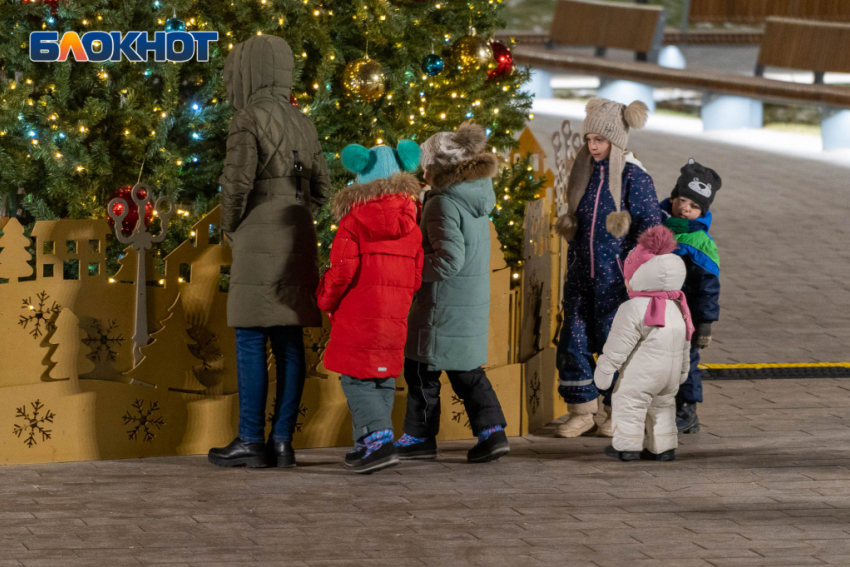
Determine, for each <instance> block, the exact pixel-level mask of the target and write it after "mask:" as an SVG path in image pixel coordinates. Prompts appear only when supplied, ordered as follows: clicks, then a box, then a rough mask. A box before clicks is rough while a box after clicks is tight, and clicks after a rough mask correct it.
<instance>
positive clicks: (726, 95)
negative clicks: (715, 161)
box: [513, 45, 850, 150]
mask: <svg viewBox="0 0 850 567" xmlns="http://www.w3.org/2000/svg"><path fill="white" fill-rule="evenodd" d="M844 51H847V50H844ZM513 56H514V61H515V62H516V64H517V65H528V66H530V67H532V68H534V69H545V70H546V71H549V72H568V73H581V74H586V75H596V76H599V77H604V78H607V79H608V80H611V79H612V78H613V79H618V80H621V81H628V82H632V83H634V84H643V85H648V88H650V89H651V88H652V87H667V88H670V87H672V88H683V89H693V90H698V91H702V93H703V105H702V120H703V126H704V128H705V129H706V130H714V129H731V128H760V127H761V126H762V102H775V103H780V104H789V103H790V104H802V105H813V106H821V107H823V108H824V118H823V122H822V124H821V130H822V138H823V145H824V149H827V150H829V149H838V148H850V110H848V109H850V88H847V87H840V86H832V85H822V84H799V83H791V82H786V81H776V80H772V79H765V78H764V77H748V76H745V75H730V74H726V73H720V72H712V71H692V70H687V69H668V68H666V67H661V66H659V65H655V64H652V63H646V62H628V63H624V62H616V61H609V60H605V59H602V58H599V57H586V56H580V55H570V54H568V53H559V52H557V51H553V50H551V49H546V48H544V47H535V46H523V45H520V46H517V47H515V48H514V51H513ZM603 84H604V83H603ZM605 95H607V93H605ZM605 95H603V94H602V93H600V95H599V96H605ZM606 98H613V99H614V100H618V101H619V102H631V100H635V99H631V100H629V97H628V96H626V97H625V98H624V97H615V96H606ZM640 100H643V99H640ZM644 102H646V101H644Z"/></svg>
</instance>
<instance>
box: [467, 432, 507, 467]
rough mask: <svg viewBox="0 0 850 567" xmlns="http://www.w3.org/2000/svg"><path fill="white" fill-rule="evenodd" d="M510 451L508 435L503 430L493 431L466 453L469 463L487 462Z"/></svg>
mask: <svg viewBox="0 0 850 567" xmlns="http://www.w3.org/2000/svg"><path fill="white" fill-rule="evenodd" d="M510 452H511V446H510V444H509V443H508V436H507V434H506V433H505V432H504V431H503V430H499V431H494V432H493V433H491V434H490V437H488V438H487V439H485V440H484V441H479V442H478V443H476V444H475V446H474V447H473V448H472V449H470V450H469V452H468V453H467V454H466V460H467V461H469V462H470V463H489V462H490V461H495V460H496V459H498V458H500V457H503V456H505V455H507V454H508V453H510Z"/></svg>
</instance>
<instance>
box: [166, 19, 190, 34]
mask: <svg viewBox="0 0 850 567" xmlns="http://www.w3.org/2000/svg"><path fill="white" fill-rule="evenodd" d="M165 31H167V32H173V31H186V24H184V23H183V20H181V19H180V18H168V19H167V20H165Z"/></svg>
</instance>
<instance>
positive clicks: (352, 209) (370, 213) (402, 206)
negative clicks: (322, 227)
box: [331, 172, 420, 238]
mask: <svg viewBox="0 0 850 567" xmlns="http://www.w3.org/2000/svg"><path fill="white" fill-rule="evenodd" d="M419 193H420V187H419V181H418V180H417V179H416V177H414V176H413V174H410V173H404V172H403V173H396V174H393V176H392V177H390V178H389V179H387V178H380V179H375V180H374V181H370V182H369V183H355V184H354V185H349V186H348V187H346V188H345V189H342V190H341V191H339V192H338V193H337V194H336V195H334V198H333V201H332V202H331V214H332V215H333V218H334V220H336V222H340V221H341V220H342V218H343V217H344V216H346V215H349V214H351V215H354V217H355V218H356V219H357V220H358V221H360V222H361V223H362V224H363V225H364V226H366V228H368V229H369V231H370V232H371V233H373V234H374V235H376V236H379V237H381V238H400V237H402V236H405V235H407V234H408V233H410V231H411V230H414V229H416V226H417V225H416V206H415V204H414V202H413V199H416V198H418V196H419Z"/></svg>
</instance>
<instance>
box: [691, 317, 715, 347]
mask: <svg viewBox="0 0 850 567" xmlns="http://www.w3.org/2000/svg"><path fill="white" fill-rule="evenodd" d="M694 335H695V336H694V344H696V346H698V347H699V348H700V349H704V348H706V347H708V345H710V344H711V323H700V324H699V325H697V328H696V333H694Z"/></svg>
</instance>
